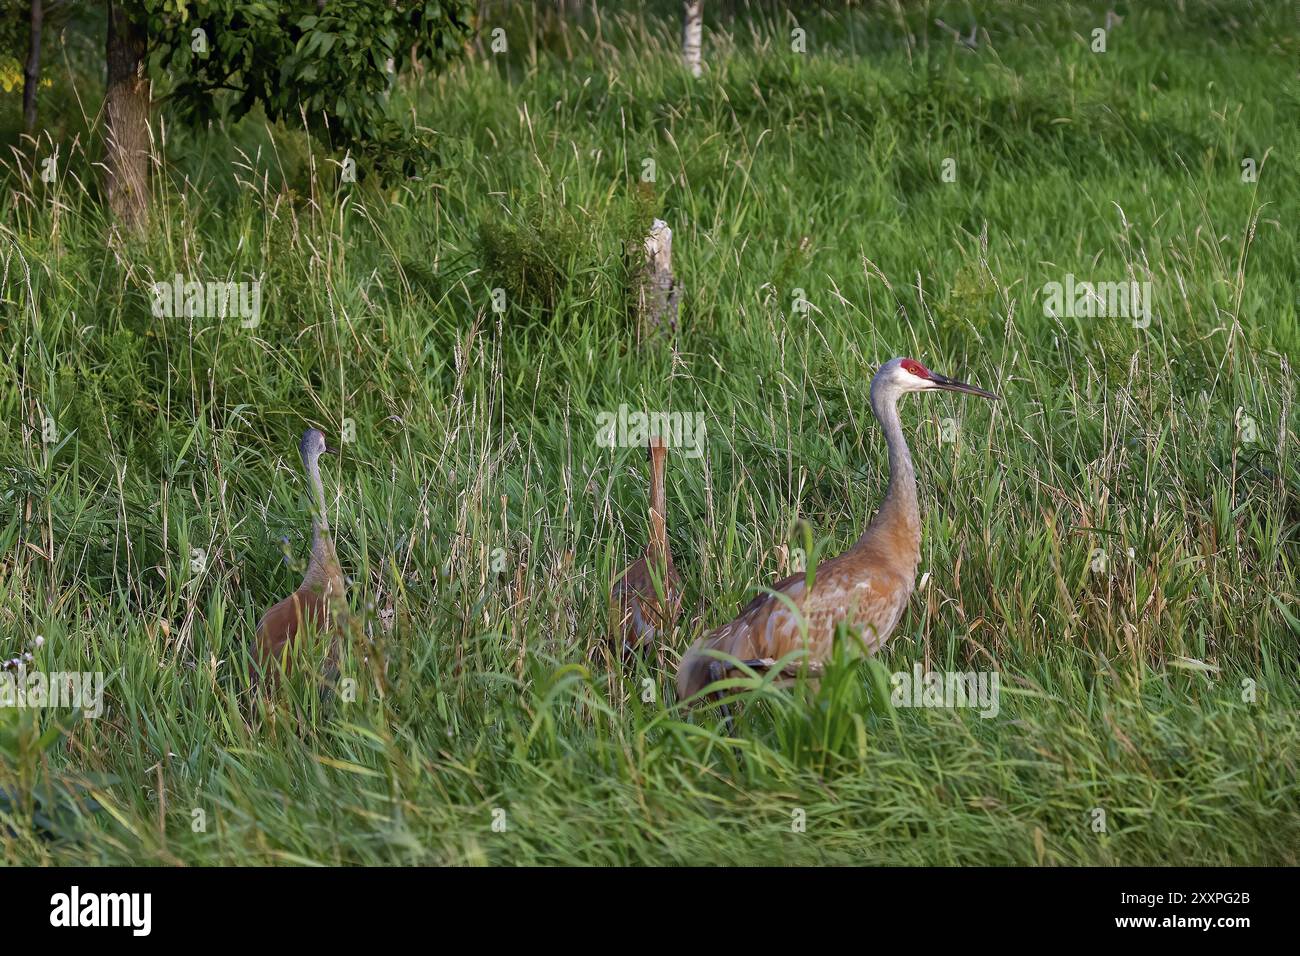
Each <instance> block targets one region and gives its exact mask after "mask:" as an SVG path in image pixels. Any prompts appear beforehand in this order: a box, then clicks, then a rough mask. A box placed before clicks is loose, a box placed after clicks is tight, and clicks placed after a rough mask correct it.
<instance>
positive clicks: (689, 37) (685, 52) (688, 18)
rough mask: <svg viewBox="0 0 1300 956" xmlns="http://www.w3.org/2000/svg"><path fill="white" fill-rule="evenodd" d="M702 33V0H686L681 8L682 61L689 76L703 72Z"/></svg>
mask: <svg viewBox="0 0 1300 956" xmlns="http://www.w3.org/2000/svg"><path fill="white" fill-rule="evenodd" d="M703 35H704V0H694V2H692V0H686V2H685V3H684V4H683V9H682V61H683V62H684V63H685V64H686V68H687V69H688V70H690V71H691V76H699V75H700V74H701V73H703V72H704V67H703V66H702V65H701V63H700V50H701V47H702V46H703V43H704V41H703Z"/></svg>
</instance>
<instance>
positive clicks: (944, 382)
mask: <svg viewBox="0 0 1300 956" xmlns="http://www.w3.org/2000/svg"><path fill="white" fill-rule="evenodd" d="M930 381H932V382H934V384H935V387H937V388H942V389H945V390H947V391H949V392H961V393H962V394H963V395H978V396H979V397H980V398H988V399H992V400H993V401H995V402H996V401H998V400H999V399H998V397H997V396H996V395H994V394H993V393H992V392H986V391H984V389H982V388H976V387H975V386H974V385H967V384H966V383H965V382H959V381H957V380H956V379H955V378H949V377H948V376H946V375H940V374H939V373H938V372H931V373H930Z"/></svg>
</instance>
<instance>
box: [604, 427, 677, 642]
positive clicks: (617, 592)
mask: <svg viewBox="0 0 1300 956" xmlns="http://www.w3.org/2000/svg"><path fill="white" fill-rule="evenodd" d="M648 452H649V458H650V542H649V544H647V545H646V549H645V554H643V555H642V556H641V557H639V558H637V559H636V561H634V562H633V563H632V564H630V565H629V566H628V567H627V570H625V571H624V572H623V573H622V575H620V577H619V579H618V580H617V581H615V582H614V588H613V592H612V593H611V595H610V604H611V607H612V610H613V613H614V614H615V615H617V621H616V627H615V628H614V633H615V634H616V635H617V636H618V637H619V638H620V639H621V645H622V646H621V648H620V652H621V654H622V656H623V658H624V660H627V659H629V658H630V656H631V655H633V654H634V653H636V652H639V651H640V652H644V651H646V650H649V651H657V650H658V645H657V641H658V639H659V638H660V637H667V636H669V635H670V634H671V633H672V630H673V625H674V624H676V623H677V618H678V615H679V614H680V613H681V609H682V582H681V578H679V577H678V576H677V569H676V568H675V567H673V552H672V548H671V547H670V546H669V544H668V520H667V513H666V512H667V507H668V495H667V492H666V490H665V487H664V471H665V466H666V463H667V460H668V446H667V444H666V443H665V442H664V440H663V439H662V438H660V437H659V436H657V435H656V436H654V437H652V438H651V439H650V441H649V443H648Z"/></svg>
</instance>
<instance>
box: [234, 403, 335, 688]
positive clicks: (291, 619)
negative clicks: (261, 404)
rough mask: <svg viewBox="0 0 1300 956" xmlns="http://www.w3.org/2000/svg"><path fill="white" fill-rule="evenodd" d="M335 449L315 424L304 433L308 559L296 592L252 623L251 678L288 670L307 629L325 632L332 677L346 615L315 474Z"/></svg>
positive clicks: (302, 451)
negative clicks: (308, 495)
mask: <svg viewBox="0 0 1300 956" xmlns="http://www.w3.org/2000/svg"><path fill="white" fill-rule="evenodd" d="M335 452H336V450H335V449H333V448H331V447H329V445H328V444H326V442H325V436H324V435H323V434H321V433H320V432H319V431H317V430H316V429H315V428H309V429H307V430H306V431H305V432H303V435H302V441H301V442H299V444H298V453H299V454H300V455H301V456H302V465H303V469H304V470H305V471H306V473H307V483H308V485H309V486H310V490H311V505H312V518H311V528H312V534H311V558H310V560H309V561H308V563H307V572H306V573H305V574H304V575H303V578H302V583H301V584H300V585H298V590H296V591H294V592H293V593H292V594H290V595H289V596H288V597H287V598H285V599H284V600H283V601H280V602H279V603H278V604H276V605H274V606H273V607H272V608H271V609H270V610H268V611H267V612H266V614H264V615H263V616H262V620H261V621H260V622H259V623H258V625H257V634H256V637H255V638H254V644H253V675H252V676H253V680H254V682H256V681H257V680H258V678H259V676H260V677H262V678H270V677H271V676H272V675H273V674H274V673H275V672H276V671H279V670H280V669H281V667H283V668H284V669H285V670H286V671H288V670H290V669H291V664H292V657H293V654H292V651H293V648H294V646H295V644H296V643H297V642H298V638H299V635H300V634H303V633H305V632H306V630H307V629H308V628H313V629H316V630H317V631H320V632H328V633H329V634H330V645H329V652H328V656H327V659H326V662H325V668H324V672H325V676H326V677H327V678H328V679H332V678H333V675H334V671H335V669H336V668H337V661H338V638H339V634H340V633H341V631H342V627H343V624H344V622H345V618H346V615H347V605H346V592H345V583H344V579H343V571H342V569H341V568H340V567H339V561H338V557H337V556H336V555H335V553H334V540H333V538H331V537H330V526H329V520H328V519H327V518H326V516H325V486H324V484H323V483H322V482H321V477H320V458H321V455H325V454H334V453H335Z"/></svg>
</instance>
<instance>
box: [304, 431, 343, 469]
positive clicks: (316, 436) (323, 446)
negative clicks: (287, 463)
mask: <svg viewBox="0 0 1300 956" xmlns="http://www.w3.org/2000/svg"><path fill="white" fill-rule="evenodd" d="M337 451H338V449H336V448H331V447H330V446H329V444H328V443H327V442H326V441H325V435H324V433H323V432H321V431H320V429H317V428H309V429H307V430H306V431H305V432H303V433H302V441H300V442H299V443H298V454H300V455H302V460H303V461H311V460H312V459H314V458H319V457H320V456H321V455H322V454H335V453H336V452H337Z"/></svg>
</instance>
